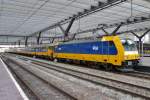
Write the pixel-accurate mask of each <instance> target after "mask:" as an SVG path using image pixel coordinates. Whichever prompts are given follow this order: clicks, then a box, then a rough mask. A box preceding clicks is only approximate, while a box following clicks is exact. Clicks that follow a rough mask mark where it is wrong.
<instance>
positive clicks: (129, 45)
mask: <svg viewBox="0 0 150 100" xmlns="http://www.w3.org/2000/svg"><path fill="white" fill-rule="evenodd" d="M121 42H122V45H123V47H124V49H125V51H137V47H136V43H135V42H134V41H132V40H130V39H126V40H121Z"/></svg>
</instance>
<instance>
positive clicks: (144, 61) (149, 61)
mask: <svg viewBox="0 0 150 100" xmlns="http://www.w3.org/2000/svg"><path fill="white" fill-rule="evenodd" d="M140 62H141V65H142V66H147V67H150V57H141V58H140Z"/></svg>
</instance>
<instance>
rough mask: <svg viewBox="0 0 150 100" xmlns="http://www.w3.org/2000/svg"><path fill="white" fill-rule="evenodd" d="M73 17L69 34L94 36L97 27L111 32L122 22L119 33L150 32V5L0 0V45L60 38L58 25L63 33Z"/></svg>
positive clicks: (114, 0) (131, 0)
mask: <svg viewBox="0 0 150 100" xmlns="http://www.w3.org/2000/svg"><path fill="white" fill-rule="evenodd" d="M73 17H75V18H76V19H75V22H74V23H73V25H72V27H71V30H70V34H74V33H86V35H87V36H88V35H93V33H92V32H93V30H92V29H96V28H99V27H104V28H105V29H106V30H107V31H108V32H112V30H114V29H115V28H116V27H117V26H118V25H119V24H120V23H121V22H124V25H123V26H122V27H121V28H120V29H119V31H118V32H126V31H127V32H128V31H131V30H132V31H144V30H147V29H149V28H150V21H149V19H150V1H149V0H0V43H2V42H4V43H7V42H9V43H13V42H16V41H18V40H21V41H22V40H23V37H24V36H32V35H34V34H37V33H39V32H42V36H43V37H47V36H48V37H55V36H63V32H62V31H61V29H60V27H59V25H60V26H61V27H62V28H63V29H66V28H67V26H68V23H69V21H70V20H71V18H73ZM91 30H92V31H91ZM91 33H92V34H91ZM95 34H98V35H101V34H104V32H103V31H101V30H100V31H97V32H96V33H95ZM22 36H23V37H22ZM84 36H85V35H84Z"/></svg>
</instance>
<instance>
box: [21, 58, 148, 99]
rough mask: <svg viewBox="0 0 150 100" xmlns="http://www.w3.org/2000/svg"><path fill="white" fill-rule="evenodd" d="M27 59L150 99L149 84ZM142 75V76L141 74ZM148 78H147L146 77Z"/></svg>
mask: <svg viewBox="0 0 150 100" xmlns="http://www.w3.org/2000/svg"><path fill="white" fill-rule="evenodd" d="M21 59H22V60H25V61H30V62H31V63H33V64H36V65H38V66H41V67H40V69H42V70H45V71H48V70H55V71H57V72H60V73H64V74H67V75H70V76H73V77H76V78H79V79H82V80H86V81H88V82H91V83H94V84H97V85H103V86H106V87H109V88H113V89H116V90H118V91H121V92H124V93H129V94H132V95H134V96H138V97H142V98H145V99H150V87H149V86H143V85H137V84H132V83H128V82H123V81H118V80H115V79H110V78H105V77H102V76H98V75H96V74H92V73H87V72H83V71H79V70H75V69H71V68H66V67H62V66H58V65H54V64H47V63H43V62H39V61H35V60H32V59H27V58H21ZM45 68H46V69H45ZM140 77H141V76H140ZM146 79H147V78H146Z"/></svg>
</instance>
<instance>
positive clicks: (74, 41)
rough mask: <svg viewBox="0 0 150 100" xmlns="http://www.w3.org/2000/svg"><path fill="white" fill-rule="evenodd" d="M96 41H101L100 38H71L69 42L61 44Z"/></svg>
mask: <svg viewBox="0 0 150 100" xmlns="http://www.w3.org/2000/svg"><path fill="white" fill-rule="evenodd" d="M96 41H101V39H100V38H99V39H90V40H72V41H69V42H63V43H61V44H72V43H86V42H96Z"/></svg>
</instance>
